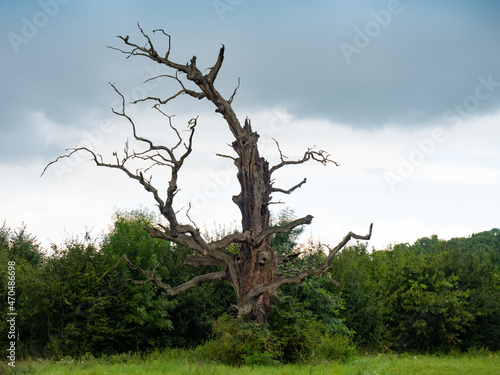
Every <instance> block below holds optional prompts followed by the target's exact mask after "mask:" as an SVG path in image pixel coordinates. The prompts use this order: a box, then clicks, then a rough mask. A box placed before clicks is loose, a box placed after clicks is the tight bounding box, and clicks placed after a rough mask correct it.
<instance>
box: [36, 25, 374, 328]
mask: <svg viewBox="0 0 500 375" xmlns="http://www.w3.org/2000/svg"><path fill="white" fill-rule="evenodd" d="M139 30H140V32H141V34H142V36H143V38H144V39H145V41H146V44H145V45H144V46H141V45H139V44H136V43H132V42H131V41H130V38H129V37H128V36H126V37H122V36H119V38H120V39H121V40H122V41H123V43H124V44H125V45H126V46H127V48H129V49H128V50H122V49H119V48H114V47H111V48H113V49H116V50H118V51H120V52H122V53H125V54H127V57H130V56H143V57H146V58H148V59H151V60H153V61H155V62H157V63H159V64H162V65H164V66H166V67H168V68H170V69H171V70H173V71H174V73H175V74H172V75H162V77H168V78H170V79H172V80H173V81H175V82H177V83H178V84H179V86H180V90H179V91H178V92H177V93H175V94H174V95H172V96H170V97H168V98H165V99H162V98H158V97H146V98H142V99H139V100H136V101H135V102H133V103H132V104H134V103H138V102H143V101H151V102H153V103H155V104H154V108H155V109H156V110H158V111H159V112H160V113H161V114H162V115H164V116H166V117H167V120H168V124H169V125H170V128H171V129H172V131H173V132H175V134H176V136H177V138H178V142H177V143H176V145H174V146H173V147H166V146H163V145H156V144H154V142H153V141H151V140H150V139H147V138H144V137H142V136H139V135H138V133H137V128H136V125H135V123H134V121H133V119H132V118H130V117H129V116H128V115H127V113H126V103H125V98H124V96H123V95H122V94H121V93H120V92H119V90H118V89H117V88H116V87H115V86H114V85H111V86H112V87H113V89H114V90H115V91H116V92H117V93H118V95H120V96H121V98H122V108H121V109H120V110H115V109H113V112H114V113H115V114H116V115H118V116H121V117H123V118H124V119H125V120H126V121H128V122H129V123H130V125H131V127H132V131H133V136H134V139H135V140H136V141H138V142H140V143H142V144H143V145H144V146H145V148H144V150H142V151H135V150H134V151H130V150H129V148H128V145H126V147H125V150H124V155H123V156H121V157H119V156H118V154H117V153H116V152H115V153H113V156H114V159H115V160H114V161H113V162H105V161H104V159H103V157H102V156H101V155H98V154H96V153H95V152H94V151H93V150H90V149H88V148H86V147H81V148H76V149H68V151H69V153H68V154H65V155H62V156H60V157H58V158H57V159H56V160H54V161H53V162H51V163H49V164H48V165H47V167H48V166H50V165H51V164H53V163H55V162H57V161H58V160H59V159H61V158H64V157H70V156H71V155H73V154H74V153H76V152H87V153H90V154H91V155H92V158H93V160H94V162H95V163H96V165H97V166H101V167H107V168H114V169H119V170H121V171H123V172H124V173H125V174H126V175H127V176H128V177H129V178H131V179H133V180H136V181H138V182H139V183H140V184H141V185H142V186H143V187H144V188H145V189H146V190H147V191H148V192H150V193H151V194H152V195H153V198H154V199H155V201H156V203H157V204H158V207H159V210H160V212H161V214H162V215H163V216H164V217H165V218H166V219H167V221H168V226H161V225H158V226H157V227H155V228H147V229H146V230H147V231H148V233H149V234H150V235H151V236H153V237H156V238H161V239H164V240H166V241H171V242H174V243H176V244H179V245H181V246H185V247H187V248H189V249H191V250H192V251H193V255H191V256H190V257H189V258H188V259H187V261H186V264H187V265H190V266H194V267H199V266H218V267H220V271H217V272H213V273H210V274H206V275H201V276H198V277H195V278H194V279H192V280H190V281H188V282H186V283H184V284H181V285H177V286H170V285H167V284H165V283H163V282H162V281H161V280H159V279H158V278H157V277H156V275H155V270H154V269H153V270H152V271H147V270H143V269H141V268H140V267H138V266H136V265H134V264H132V263H131V262H130V261H129V260H128V259H127V258H126V257H123V258H124V259H125V261H126V262H127V264H128V265H129V267H130V268H131V269H132V270H134V271H136V272H137V273H139V274H141V275H143V276H144V277H145V278H143V279H142V280H136V281H135V283H136V284H144V283H149V282H151V283H154V284H155V285H156V286H157V287H159V288H161V289H163V290H164V291H165V292H166V294H167V295H169V296H172V295H175V294H177V293H180V292H182V291H185V290H187V289H189V288H191V287H194V286H196V285H199V284H200V283H203V282H206V281H212V280H227V281H229V282H230V283H231V284H232V286H233V287H234V290H235V292H236V295H237V298H238V304H237V305H236V306H233V307H232V308H231V312H232V313H233V314H234V315H235V316H249V317H250V318H251V319H253V320H256V321H258V322H265V321H266V319H267V311H268V309H269V307H270V304H271V295H272V294H273V293H274V292H276V290H277V289H278V288H279V287H280V286H282V285H285V284H290V283H300V282H302V281H303V280H304V279H306V278H307V277H312V276H321V275H324V274H328V271H329V270H330V269H331V265H332V264H331V262H332V259H333V257H334V255H335V254H336V253H337V252H338V251H340V250H341V249H342V247H343V246H345V244H347V242H348V241H349V240H350V239H351V238H356V239H369V238H370V236H371V230H372V228H371V226H370V231H369V233H368V234H367V235H366V236H360V235H356V234H354V233H352V232H350V233H349V234H348V235H347V236H346V237H345V238H344V240H343V241H342V242H341V243H340V244H339V245H337V246H336V247H335V248H333V249H330V251H329V254H328V257H327V260H326V262H325V264H323V265H321V266H319V267H316V268H311V269H304V270H295V272H287V273H286V274H280V273H279V272H278V271H277V269H278V267H279V265H280V264H281V263H282V262H285V261H290V260H293V258H296V257H297V256H298V255H297V254H295V255H292V256H288V257H283V256H281V257H277V255H276V253H275V251H274V249H272V248H271V246H270V236H271V235H272V234H273V233H289V232H290V231H292V230H293V229H294V228H295V227H297V226H299V225H304V224H310V223H311V221H312V216H311V215H307V216H305V217H303V218H300V219H297V220H294V221H292V222H290V223H288V224H286V225H282V226H270V213H269V205H270V204H271V203H272V202H271V199H272V197H271V194H272V193H282V194H290V193H292V192H293V191H294V190H296V189H298V188H300V187H301V186H302V185H303V184H305V183H306V179H303V180H302V181H301V182H299V183H297V184H296V185H295V186H293V187H291V188H289V189H282V188H278V187H275V186H274V185H273V180H272V174H273V173H274V172H275V171H277V170H279V169H280V168H283V167H286V166H290V165H296V164H302V163H305V162H307V161H309V160H313V161H317V162H320V163H322V164H324V165H326V164H328V163H333V164H335V165H338V164H337V163H335V162H334V161H333V160H331V159H330V155H329V154H328V153H327V152H326V151H324V150H316V149H314V148H313V149H308V150H307V151H306V152H305V153H304V155H303V156H302V158H300V159H298V160H286V159H287V158H286V157H285V156H284V155H283V153H282V152H281V149H280V147H279V144H278V143H276V144H277V148H278V152H279V155H280V159H281V162H280V163H279V164H277V165H275V166H272V167H270V166H269V163H268V162H267V161H266V160H265V159H264V158H262V157H261V156H260V155H259V150H258V140H259V135H258V134H257V133H256V132H254V131H253V130H252V126H251V123H250V120H249V119H248V118H247V119H246V120H245V121H244V124H243V125H241V124H240V121H239V119H238V117H237V116H236V114H235V113H234V111H233V108H232V106H231V103H232V101H233V99H234V97H235V94H236V91H237V89H238V87H239V83H238V86H237V87H236V89H235V90H234V92H233V94H232V95H231V96H230V98H229V99H228V100H226V99H224V97H223V96H222V95H221V94H220V93H219V92H218V91H217V90H216V89H215V86H214V82H215V80H216V78H217V75H218V73H219V70H220V68H221V66H222V63H223V61H224V52H225V49H224V46H222V47H221V49H220V51H219V54H218V56H217V60H216V62H215V64H214V66H213V67H211V68H209V69H208V73H206V74H203V73H202V71H201V70H200V69H198V67H197V65H196V56H193V57H192V58H191V60H190V61H189V62H188V63H186V64H179V63H176V62H173V61H171V60H170V58H169V56H170V49H171V44H170V36H169V35H168V34H166V33H165V32H164V31H163V30H154V32H156V33H161V34H163V36H164V37H166V38H168V49H167V51H166V53H165V54H164V56H161V55H160V54H159V53H158V52H157V51H156V49H155V48H154V46H153V42H152V40H151V38H150V37H149V36H148V35H147V34H146V33H144V31H143V30H142V29H141V28H140V27H139ZM179 75H181V76H185V79H181V78H180V76H179ZM155 78H158V77H155ZM155 78H153V79H155ZM186 80H187V81H188V82H191V83H194V84H195V86H197V87H198V89H199V91H195V90H192V89H187V88H186V85H185V83H186V82H185V81H186ZM180 95H189V96H191V97H193V98H196V99H199V100H201V99H207V100H209V101H210V102H212V103H213V105H214V106H215V111H216V112H218V113H220V114H221V115H222V117H223V118H224V120H225V121H226V124H227V126H228V127H229V130H230V131H231V133H232V135H233V137H234V141H233V142H232V148H233V150H234V152H235V153H236V156H235V157H233V156H228V157H230V158H231V159H233V160H234V163H235V165H236V167H237V169H238V173H237V178H238V181H239V184H240V187H241V190H240V192H239V194H238V195H235V196H234V197H233V201H234V203H235V204H236V205H237V206H238V208H239V210H240V212H241V225H242V232H241V233H233V234H229V235H227V236H225V237H224V238H221V239H219V240H216V241H212V242H207V241H205V240H204V239H203V237H202V236H201V234H200V231H199V229H198V228H197V227H196V225H194V223H193V222H192V224H181V223H179V221H178V219H177V211H176V210H175V208H174V199H175V195H176V193H177V192H178V174H179V172H180V170H181V168H182V166H183V163H184V161H185V159H186V158H187V157H188V156H189V155H190V153H191V151H192V145H193V137H194V133H195V129H196V126H197V125H198V124H197V119H196V118H194V119H192V120H191V121H190V122H189V124H188V127H189V135H188V137H187V139H185V138H183V137H182V136H181V133H180V132H179V130H177V128H175V127H174V126H173V124H172V118H171V116H168V115H165V113H164V112H163V111H162V109H161V106H163V105H165V104H167V103H168V102H170V101H171V100H173V99H175V98H177V97H178V96H180ZM138 160H139V161H142V162H144V163H145V164H146V166H145V168H142V169H139V170H137V169H133V168H132V167H131V166H130V164H131V163H132V162H134V161H135V162H137V161H138ZM47 167H46V168H45V170H44V173H45V171H46V169H47ZM156 167H168V168H169V169H170V179H169V180H168V187H167V190H166V192H165V193H164V194H162V193H161V192H159V191H158V189H156V188H155V187H154V186H153V184H152V183H151V178H152V172H151V171H152V169H153V168H156ZM42 174H43V173H42ZM233 243H236V244H239V249H240V251H239V253H238V254H233V253H230V252H229V251H227V249H226V248H227V247H228V246H229V245H230V244H233ZM328 275H329V274H328Z"/></svg>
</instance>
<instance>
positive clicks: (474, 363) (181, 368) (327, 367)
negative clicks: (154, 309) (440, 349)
mask: <svg viewBox="0 0 500 375" xmlns="http://www.w3.org/2000/svg"><path fill="white" fill-rule="evenodd" d="M195 358H197V355H196V353H194V352H192V351H188V350H167V351H165V352H162V353H152V354H150V355H148V356H147V357H145V358H141V357H140V356H139V355H128V354H127V355H118V356H112V357H109V358H102V359H94V358H87V359H83V360H73V359H70V358H65V359H62V360H59V361H48V360H40V359H31V360H25V361H20V362H18V363H16V368H15V369H12V368H10V367H9V366H7V365H6V363H5V362H2V364H1V369H2V372H1V374H2V375H8V374H46V375H58V374H61V375H64V374H72V375H76V374H78V375H80V374H81V375H128V374H130V375H134V374H137V375H139V374H140V375H146V374H150V375H160V374H161V375H163V374H200V375H202V374H221V375H222V374H227V375H243V374H259V375H302V374H303V375H306V374H307V375H309V374H311V375H316V374H317V375H320V374H329V375H331V374H352V375H361V374H371V375H375V374H388V375H390V374H394V375H396V374H398V375H399V374H401V375H407V374H412V375H414V374H426V375H438V374H439V375H443V374H444V375H446V374H449V375H457V374H464V375H465V374H474V375H476V374H491V375H497V374H500V355H499V354H491V353H476V354H470V355H468V354H463V355H456V356H430V355H408V354H404V355H369V356H356V357H354V358H352V359H351V360H349V361H348V362H347V363H344V364H336V363H318V364H315V365H286V366H275V367H260V366H256V367H250V366H243V367H230V366H223V365H218V364H214V363H210V362H207V361H202V360H197V359H195Z"/></svg>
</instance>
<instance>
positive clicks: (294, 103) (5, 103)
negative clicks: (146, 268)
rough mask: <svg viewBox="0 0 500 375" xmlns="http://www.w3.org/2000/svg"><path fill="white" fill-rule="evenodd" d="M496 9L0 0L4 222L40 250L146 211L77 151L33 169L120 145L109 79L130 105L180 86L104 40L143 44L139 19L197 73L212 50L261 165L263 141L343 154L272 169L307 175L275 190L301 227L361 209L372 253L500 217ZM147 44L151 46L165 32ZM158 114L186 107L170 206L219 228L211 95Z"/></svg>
mask: <svg viewBox="0 0 500 375" xmlns="http://www.w3.org/2000/svg"><path fill="white" fill-rule="evenodd" d="M499 16H500V2H493V1H472V0H469V1H464V0H453V1H451V0H449V1H445V0H442V1H430V0H419V1H411V0H401V1H397V0H390V1H375V0H370V1H361V0H354V1H331V0H330V1H326V0H323V1H306V0H287V1H284V0H281V1H263V0H262V1H259V0H252V1H250V0H216V1H210V0H207V1H194V0H185V1H182V2H181V1H173V0H163V1H127V0H125V1H124V0H121V1H92V0H89V1H70V0H40V1H28V0H27V1H22V2H20V1H2V2H1V3H0V31H1V33H0V34H1V38H0V50H1V54H0V67H1V70H0V85H1V87H2V90H1V91H0V111H1V116H0V176H1V177H0V221H4V220H5V221H6V224H7V226H9V227H12V228H17V227H19V226H20V225H22V224H23V223H24V224H26V225H27V229H28V231H29V232H31V233H33V234H34V235H35V236H36V237H37V238H38V240H39V241H40V242H42V244H43V245H44V246H46V247H48V246H49V244H50V243H51V242H53V243H61V242H62V241H63V240H64V238H65V236H66V235H77V234H80V233H84V232H85V231H87V230H91V233H92V234H94V235H99V234H100V233H102V232H103V231H106V230H107V228H108V226H109V224H110V222H111V218H112V215H113V212H114V211H115V210H116V209H120V210H130V209H135V208H138V207H140V206H143V207H148V208H151V209H154V202H153V200H152V197H151V196H149V195H148V193H147V192H145V191H144V190H143V189H142V188H141V187H140V186H139V185H137V184H135V183H134V181H131V180H129V179H128V178H127V177H126V176H125V175H123V174H121V173H119V172H118V171H112V170H107V169H103V168H97V167H95V166H94V165H93V164H92V163H91V162H89V161H88V157H87V156H85V155H82V156H76V157H74V158H72V159H64V160H61V161H60V162H59V163H57V164H55V165H53V166H51V167H50V168H49V169H48V170H47V172H46V173H45V174H44V176H43V177H40V174H41V172H42V171H43V169H44V167H45V165H46V164H47V163H49V162H50V161H52V160H54V159H55V158H56V157H57V156H58V155H61V154H63V153H64V152H65V149H66V148H67V147H77V146H82V145H85V146H90V147H92V148H93V149H94V150H96V152H99V153H100V154H102V155H103V157H105V158H106V157H108V158H109V157H110V156H112V152H113V151H114V150H118V151H121V150H123V147H124V142H125V141H126V140H127V137H131V133H130V129H129V127H128V126H127V123H126V122H124V121H122V119H120V118H118V117H117V116H114V115H113V114H112V113H111V108H112V107H114V108H117V107H118V105H119V104H120V101H119V98H118V97H117V94H116V93H115V92H114V90H113V89H112V88H111V87H110V85H109V82H111V83H114V84H115V85H116V87H117V88H118V89H119V90H120V91H121V92H122V93H123V94H124V95H125V97H126V98H127V100H129V101H131V100H134V99H137V98H139V97H140V96H141V95H160V94H161V95H164V94H165V93H168V92H170V93H173V92H175V90H177V89H178V87H177V86H175V82H173V81H169V80H168V79H166V78H161V79H157V80H153V81H148V82H145V81H146V80H148V79H149V78H152V77H155V76H157V75H161V74H167V73H168V71H167V70H166V69H165V68H162V67H161V66H159V65H158V64H154V63H153V62H150V61H148V60H147V59H144V58H139V57H136V58H130V59H126V55H123V54H121V53H120V52H118V51H116V50H113V49H110V48H107V46H115V47H121V46H122V44H121V43H120V42H121V41H120V40H119V39H117V38H116V36H117V35H123V36H125V35H129V36H130V38H131V40H133V41H136V42H137V43H138V44H143V43H144V41H143V40H142V39H141V35H140V33H139V31H138V29H137V22H139V23H140V25H141V27H142V28H143V29H144V31H145V32H147V33H148V34H151V35H153V34H152V30H154V29H158V28H163V29H164V30H165V31H166V32H168V33H169V34H170V35H171V36H172V49H171V55H170V58H171V59H172V60H174V61H177V62H179V63H185V62H187V61H188V60H189V59H190V58H191V57H192V56H193V55H196V56H197V57H198V66H199V67H200V68H202V69H205V68H209V67H210V66H212V65H213V63H214V61H215V59H216V57H217V54H218V51H219V48H220V46H221V45H222V44H224V45H225V47H226V54H225V61H224V66H223V68H222V71H221V73H220V74H219V77H218V81H217V87H218V89H219V91H220V92H221V93H222V94H223V95H224V96H225V97H226V98H228V97H229V96H230V95H231V94H232V92H233V90H234V88H235V86H236V85H237V83H238V78H240V81H241V85H240V88H239V90H238V93H237V95H236V98H235V99H234V102H233V107H234V108H235V110H236V112H237V114H238V115H239V117H240V120H243V119H244V118H245V117H247V116H248V117H249V118H250V119H251V120H252V125H253V127H254V129H255V130H256V131H258V132H259V133H260V134H261V142H262V145H261V153H262V154H263V155H264V156H265V157H266V158H268V160H269V161H270V163H271V164H276V163H278V162H279V154H278V152H277V150H276V145H275V143H274V141H273V140H272V139H273V138H275V139H276V140H278V141H279V144H280V147H281V150H282V151H283V153H284V154H285V155H286V156H287V157H289V158H290V159H297V158H300V157H301V156H302V154H303V152H304V151H305V150H306V149H307V148H308V147H312V146H317V147H318V148H319V149H325V150H328V152H330V153H331V155H332V156H331V157H332V159H334V160H335V161H337V162H338V163H340V166H339V167H334V166H326V167H324V166H321V165H314V164H308V165H302V166H297V167H293V168H290V169H288V170H284V171H282V172H281V173H280V174H279V175H278V176H277V178H278V179H277V182H276V186H280V187H282V188H289V187H291V186H293V185H295V184H296V183H297V182H299V181H301V180H302V179H303V178H304V177H307V178H308V182H307V184H305V185H304V186H303V187H302V188H301V189H299V190H297V191H296V192H295V193H294V194H293V195H291V196H284V197H278V196H276V197H275V198H276V199H277V200H278V199H281V200H282V201H283V202H285V204H283V205H282V206H279V205H277V206H275V207H276V208H277V209H279V208H280V207H290V208H293V209H294V210H295V213H296V214H297V215H298V216H304V215H306V214H312V215H313V216H314V217H315V218H314V221H313V224H312V225H311V226H310V228H308V231H307V235H308V236H312V237H313V238H314V239H315V240H317V241H322V242H328V243H332V244H336V243H337V242H338V241H340V240H341V239H342V237H343V236H344V235H345V234H346V233H347V231H349V230H354V231H356V232H359V233H362V234H364V233H366V231H367V229H368V226H369V224H370V223H371V222H373V223H374V234H373V239H372V241H371V245H373V246H375V247H376V248H385V247H386V246H387V245H388V244H391V243H398V242H410V243H413V242H414V241H415V240H417V239H418V238H420V237H424V236H429V235H432V234H437V235H438V236H439V237H441V238H451V237H456V236H468V235H470V234H472V233H476V232H480V231H484V230H490V229H492V228H495V227H496V228H498V227H499V225H500V223H499V218H500V215H499V212H500V199H499V196H498V193H499V191H500V48H499V47H500V23H499V22H498V17H499ZM157 34H158V33H157ZM154 40H155V42H156V45H157V49H158V50H162V51H165V48H166V47H167V46H168V43H167V41H166V39H165V38H162V37H161V35H155V39H154ZM169 90H170V91H169ZM164 110H165V111H166V112H168V113H169V114H171V115H175V117H174V118H173V119H174V123H175V125H176V126H178V127H179V129H181V130H182V129H185V128H186V123H187V121H188V120H189V118H191V117H195V116H199V117H198V130H197V134H196V138H195V146H194V147H195V152H193V154H192V155H191V156H190V159H189V161H188V162H187V164H186V165H185V171H184V174H181V180H180V186H179V188H180V189H181V191H180V193H179V194H178V196H177V198H178V202H177V206H176V207H177V208H178V209H179V210H181V211H180V212H181V213H180V215H181V216H183V213H184V212H185V207H187V206H188V205H189V203H190V202H191V204H192V207H193V209H192V211H191V217H192V219H193V220H194V221H195V222H196V223H197V224H198V226H200V227H202V226H207V227H208V228H209V229H212V228H214V222H217V223H221V224H223V225H226V226H227V225H233V224H234V223H235V222H237V221H238V220H239V216H238V210H237V208H236V206H235V205H234V204H233V203H232V202H231V196H232V195H233V194H237V193H238V186H237V184H236V182H235V176H234V168H233V167H232V166H231V163H230V161H231V160H230V159H224V158H220V157H217V156H216V155H215V154H216V153H226V154H229V153H231V149H230V148H229V147H228V146H227V144H228V143H230V142H232V139H231V137H232V136H231V133H230V132H229V130H228V129H227V125H225V123H224V121H223V120H222V119H221V118H220V116H217V115H216V114H215V113H214V111H213V108H212V107H210V105H209V103H208V102H207V103H205V102H199V101H197V100H188V99H187V98H181V99H180V100H178V101H176V102H173V103H171V104H169V105H168V106H167V107H165V109H164ZM128 111H129V113H130V114H131V115H133V116H134V119H136V122H137V124H138V127H139V131H140V132H141V134H142V135H144V136H147V137H151V138H153V139H155V140H157V141H158V142H164V143H167V144H168V143H169V142H172V141H173V140H174V141H175V134H172V133H171V132H169V128H168V125H167V124H166V123H165V121H164V119H163V120H162V119H159V118H158V117H155V116H154V113H152V112H151V110H149V109H148V108H146V107H139V108H135V107H131V108H129V109H128ZM183 134H185V133H183ZM108 160H111V159H108ZM159 172H161V171H159ZM165 176H167V175H165ZM154 181H157V183H158V184H159V185H161V184H162V181H163V182H164V181H165V179H164V176H163V175H161V174H160V173H159V174H157V175H155V179H154Z"/></svg>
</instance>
